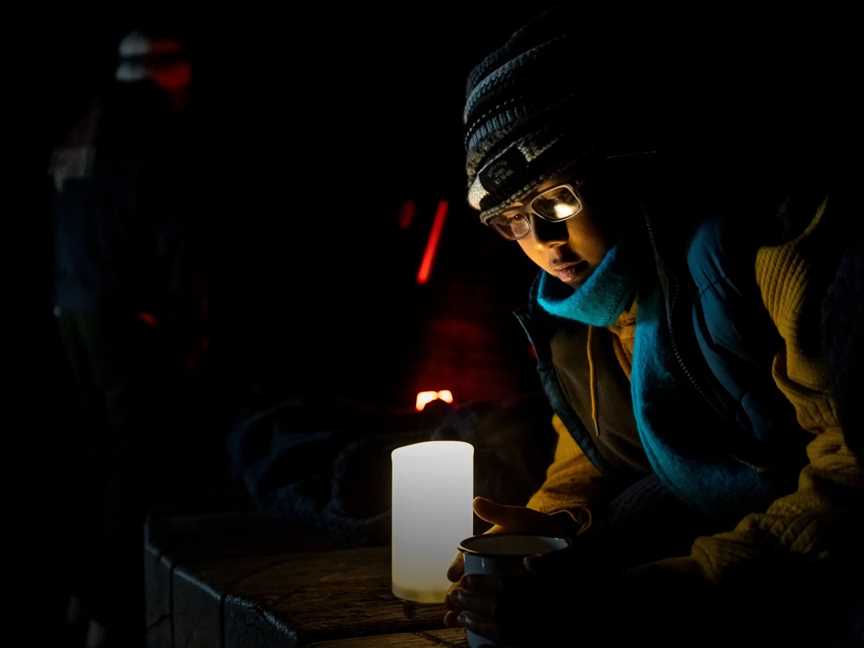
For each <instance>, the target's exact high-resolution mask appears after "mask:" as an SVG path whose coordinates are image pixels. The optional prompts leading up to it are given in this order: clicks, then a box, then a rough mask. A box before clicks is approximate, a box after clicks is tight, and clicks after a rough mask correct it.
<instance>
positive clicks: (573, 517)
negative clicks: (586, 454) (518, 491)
mask: <svg viewBox="0 0 864 648" xmlns="http://www.w3.org/2000/svg"><path fill="white" fill-rule="evenodd" d="M474 515H476V516H477V517H479V518H480V519H481V520H484V521H486V522H489V523H491V524H492V525H493V526H492V527H491V528H490V529H489V530H488V531H486V533H526V534H531V535H547V536H556V537H559V536H560V537H570V538H572V537H575V536H577V535H579V534H580V533H582V531H584V530H585V529H586V528H587V527H588V525H589V524H590V514H589V513H588V510H587V509H581V510H577V511H558V512H556V513H552V514H549V513H540V512H539V511H535V510H534V509H529V508H527V507H525V506H509V505H506V504H498V503H497V502H493V501H492V500H490V499H486V498H485V497H475V498H474ZM464 570H465V562H464V559H463V557H462V552H461V551H459V552H456V556H455V557H454V558H453V562H452V563H451V564H450V567H449V569H448V570H447V579H448V580H450V581H451V582H453V583H456V582H458V581H459V579H460V578H462V574H463V572H464ZM451 589H452V588H451Z"/></svg>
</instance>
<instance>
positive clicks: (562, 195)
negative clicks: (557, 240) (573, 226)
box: [531, 186, 582, 221]
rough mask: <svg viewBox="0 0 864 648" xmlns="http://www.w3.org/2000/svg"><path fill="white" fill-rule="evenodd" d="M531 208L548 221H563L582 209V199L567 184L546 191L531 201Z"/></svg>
mask: <svg viewBox="0 0 864 648" xmlns="http://www.w3.org/2000/svg"><path fill="white" fill-rule="evenodd" d="M531 209H533V210H534V211H535V212H537V213H538V214H540V216H541V217H542V218H544V219H545V220H548V221H563V220H567V219H568V218H572V217H573V216H575V215H576V214H578V213H579V212H581V211H582V201H581V200H580V199H579V196H577V195H576V194H575V193H574V192H573V190H572V189H571V188H570V187H567V186H561V187H555V188H553V189H550V190H549V191H544V192H543V193H542V194H540V195H539V196H537V197H536V198H535V199H534V200H533V201H532V202H531Z"/></svg>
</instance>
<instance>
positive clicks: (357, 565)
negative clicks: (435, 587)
mask: <svg viewBox="0 0 864 648" xmlns="http://www.w3.org/2000/svg"><path fill="white" fill-rule="evenodd" d="M327 542H328V541H327V539H326V537H323V536H320V535H316V534H314V533H313V534H310V533H308V531H307V530H300V529H296V528H291V527H281V526H280V525H279V524H278V523H277V522H275V521H273V520H272V519H268V518H264V517H260V516H259V517H257V518H256V517H255V516H249V515H245V514H244V515H238V516H222V517H220V516H207V517H206V518H185V519H173V520H163V521H157V522H151V524H150V532H149V533H148V539H147V542H146V543H145V561H146V564H147V590H148V591H147V603H148V634H147V638H148V641H147V645H148V646H149V647H150V648H175V647H176V648H180V647H184V648H194V647H202V648H222V647H223V646H224V648H240V647H243V648H246V647H249V648H258V647H262V648H263V647H264V646H268V647H274V648H282V647H286V648H287V647H291V648H294V647H295V646H317V647H322V648H323V647H327V648H364V647H369V646H406V647H408V648H411V647H415V646H417V647H419V646H439V647H440V646H465V645H467V644H466V643H465V639H464V632H463V631H462V630H461V629H444V627H443V624H442V618H443V615H444V608H443V606H442V605H431V606H417V607H415V608H413V609H411V608H409V609H406V607H405V605H404V604H403V603H402V601H400V600H398V599H396V598H395V597H394V596H393V595H392V593H391V592H390V576H389V554H388V551H387V548H386V547H377V548H365V549H348V550H336V549H332V548H330V547H328V545H327Z"/></svg>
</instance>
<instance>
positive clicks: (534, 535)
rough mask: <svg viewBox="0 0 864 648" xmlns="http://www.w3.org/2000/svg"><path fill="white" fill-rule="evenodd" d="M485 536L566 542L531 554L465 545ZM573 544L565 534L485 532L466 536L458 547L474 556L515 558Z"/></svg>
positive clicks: (552, 550)
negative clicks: (489, 550)
mask: <svg viewBox="0 0 864 648" xmlns="http://www.w3.org/2000/svg"><path fill="white" fill-rule="evenodd" d="M485 538H544V539H547V540H560V541H561V542H563V543H564V546H563V547H560V548H558V549H549V550H547V551H538V552H533V553H530V554H526V553H524V552H521V551H520V552H513V553H488V552H486V551H480V550H478V549H473V548H471V547H470V546H467V547H466V546H465V543H466V542H470V541H471V540H480V539H485ZM571 546H572V543H571V542H570V539H569V538H565V537H563V536H553V535H545V534H542V533H484V534H480V535H474V536H471V537H470V538H465V539H464V540H462V541H461V542H460V543H459V545H458V549H459V551H461V552H462V553H466V554H471V555H472V556H484V557H489V558H515V557H518V556H523V557H524V556H534V555H537V554H547V553H552V552H554V551H563V550H564V549H569V548H570V547H571Z"/></svg>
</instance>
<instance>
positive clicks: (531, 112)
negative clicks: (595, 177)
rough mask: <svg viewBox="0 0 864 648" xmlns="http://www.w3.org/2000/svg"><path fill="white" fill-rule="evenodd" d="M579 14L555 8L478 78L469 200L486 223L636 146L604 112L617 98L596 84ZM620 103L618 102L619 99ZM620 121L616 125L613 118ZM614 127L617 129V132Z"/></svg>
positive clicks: (469, 102) (471, 106)
mask: <svg viewBox="0 0 864 648" xmlns="http://www.w3.org/2000/svg"><path fill="white" fill-rule="evenodd" d="M579 26H580V24H579V22H578V18H577V17H576V16H575V12H574V11H572V10H570V9H566V8H558V9H553V10H550V11H548V12H546V13H544V14H543V15H541V16H539V17H538V18H537V19H535V20H534V21H532V22H530V23H529V24H527V25H526V26H525V27H523V28H522V29H520V30H519V31H517V32H516V33H515V34H513V36H512V37H511V38H510V39H509V40H508V41H507V42H506V43H505V44H504V46H503V47H501V48H500V49H498V50H496V51H494V52H492V54H490V55H489V56H487V57H486V58H485V59H484V60H483V61H482V62H481V63H480V64H479V65H477V66H476V67H475V68H474V69H473V70H472V71H471V73H470V75H469V77H468V83H467V92H466V95H467V99H466V102H465V111H464V114H463V119H464V123H465V151H466V172H467V175H468V202H469V203H470V204H471V206H472V207H474V208H475V209H477V210H479V211H480V212H481V213H480V218H481V220H482V221H483V222H484V223H485V222H486V221H488V220H489V219H490V218H492V217H493V216H495V215H496V214H497V213H499V212H500V211H501V210H502V209H504V208H505V207H506V206H507V205H508V204H509V203H511V202H513V201H514V200H516V199H517V198H518V197H519V196H520V195H521V194H524V193H525V192H528V191H530V190H531V189H532V188H533V187H535V186H536V185H537V184H538V183H539V182H542V181H543V180H544V179H545V178H547V177H549V176H551V175H554V174H556V173H558V172H559V171H561V170H563V169H564V168H565V167H571V166H572V165H576V166H577V167H581V168H582V169H585V170H587V169H590V168H593V167H594V166H596V164H597V163H598V162H602V161H604V160H606V159H609V158H611V157H620V156H621V155H622V154H626V155H627V156H628V157H629V156H630V155H631V153H630V152H629V151H630V150H631V149H632V144H633V142H632V141H631V142H628V143H627V145H625V146H623V148H622V147H621V146H620V144H621V143H622V142H620V141H619V142H616V141H615V140H621V139H622V136H623V135H624V134H625V133H626V132H627V129H626V128H621V124H614V127H612V126H613V124H609V123H608V121H609V120H608V119H607V118H606V116H605V115H601V112H602V111H603V110H604V106H608V105H609V95H608V93H607V92H606V91H605V90H600V89H599V87H598V84H597V83H596V82H595V81H594V80H592V79H593V78H596V76H597V73H596V72H595V73H592V70H591V67H590V65H588V64H587V62H586V59H588V57H589V56H590V55H591V52H590V51H589V52H586V51H584V50H585V46H584V41H583V40H582V39H580V38H579V34H578V27H579ZM613 103H614V102H613ZM612 121H613V122H614V120H612ZM610 127H612V128H610Z"/></svg>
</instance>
